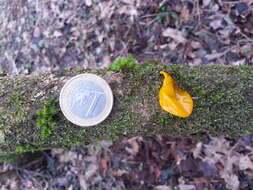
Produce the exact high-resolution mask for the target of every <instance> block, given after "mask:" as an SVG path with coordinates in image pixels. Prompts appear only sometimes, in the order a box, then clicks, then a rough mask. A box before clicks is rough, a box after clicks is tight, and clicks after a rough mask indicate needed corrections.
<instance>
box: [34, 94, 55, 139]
mask: <svg viewBox="0 0 253 190" xmlns="http://www.w3.org/2000/svg"><path fill="white" fill-rule="evenodd" d="M58 113H59V110H58V109H57V108H56V102H55V99H49V100H47V101H46V102H45V103H44V105H43V108H41V109H40V110H38V111H37V112H36V113H35V115H36V116H37V122H36V125H37V127H39V128H40V137H41V138H48V137H50V136H51V135H52V133H53V130H54V128H55V127H56V125H57V124H56V121H55V117H56V116H57V114H58Z"/></svg>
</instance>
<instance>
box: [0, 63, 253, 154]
mask: <svg viewBox="0 0 253 190" xmlns="http://www.w3.org/2000/svg"><path fill="white" fill-rule="evenodd" d="M161 70H164V71H167V72H168V73H170V74H171V75H172V76H173V77H174V78H175V80H176V81H177V83H178V85H179V86H180V87H181V88H183V89H185V90H187V91H188V92H189V93H190V94H191V95H192V97H193V99H194V109H193V113H192V115H191V116H190V117H188V118H179V117H176V116H173V115H171V114H169V113H167V112H165V111H163V110H162V109H161V108H160V106H159V100H158V92H159V88H160V86H161V84H162V77H161V76H160V75H159V71H161ZM86 72H89V73H95V74H98V75H100V76H102V77H103V78H104V79H106V80H107V81H108V83H109V84H110V86H111V88H112V90H113V94H114V107H113V110H112V112H111V114H110V115H109V117H108V118H107V119H106V120H105V121H104V122H102V123H101V124H99V125H97V126H95V127H86V128H82V127H78V126H76V125H74V124H72V123H70V122H69V121H68V120H67V119H66V118H65V117H64V116H63V114H62V112H61V111H60V108H59V103H58V97H59V93H60V90H61V88H62V87H63V85H64V84H65V82H66V81H67V80H68V79H69V78H71V77H73V76H75V75H77V74H80V73H86ZM48 102H50V103H48ZM47 106H48V107H47ZM50 106H51V107H52V109H54V110H55V109H56V110H58V112H54V114H52V115H50V113H49V114H48V115H49V116H48V117H47V118H46V119H45V121H44V122H48V124H47V123H46V124H45V126H44V128H43V127H39V126H38V120H40V119H41V118H40V117H41V116H40V114H36V113H38V111H39V110H40V111H41V110H43V109H50ZM50 117H51V118H50ZM49 118H50V119H49ZM45 128H46V131H48V133H47V135H45V134H44V133H43V130H45ZM0 129H1V138H0V139H1V145H0V150H1V152H2V154H9V153H14V152H18V153H19V152H25V151H35V150H42V149H48V148H54V147H69V146H71V145H73V144H79V143H89V142H92V141H97V140H102V139H117V138H121V137H131V136H137V135H176V136H193V135H194V136H197V137H201V134H203V133H207V134H210V135H213V136H220V135H225V136H227V137H231V138H237V137H239V136H240V135H242V134H245V133H251V132H253V67H250V66H239V67H232V66H214V65H213V66H197V67H189V66H175V65H174V66H155V65H141V67H138V68H136V69H130V68H124V69H123V70H121V71H118V72H112V71H107V70H83V71H80V70H78V71H64V72H62V73H48V74H44V75H39V76H6V77H1V78H0Z"/></svg>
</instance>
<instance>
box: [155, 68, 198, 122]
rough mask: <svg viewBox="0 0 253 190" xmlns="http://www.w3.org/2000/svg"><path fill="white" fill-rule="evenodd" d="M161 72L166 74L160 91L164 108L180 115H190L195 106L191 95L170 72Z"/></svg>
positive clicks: (160, 98) (161, 104)
mask: <svg viewBox="0 0 253 190" xmlns="http://www.w3.org/2000/svg"><path fill="white" fill-rule="evenodd" d="M160 74H162V75H163V76H164V81H163V85H162V87H161V89H160V92H159V101H160V106H161V107H162V109H164V110H165V111H167V112H169V113H171V114H173V115H176V116H179V117H188V116H190V115H191V113H192V108H193V101H192V97H191V95H190V94H189V93H188V92H186V91H184V90H182V89H180V88H179V87H178V86H177V84H176V82H175V81H174V79H173V78H172V77H171V76H170V75H169V74H168V73H166V72H164V71H161V72H160Z"/></svg>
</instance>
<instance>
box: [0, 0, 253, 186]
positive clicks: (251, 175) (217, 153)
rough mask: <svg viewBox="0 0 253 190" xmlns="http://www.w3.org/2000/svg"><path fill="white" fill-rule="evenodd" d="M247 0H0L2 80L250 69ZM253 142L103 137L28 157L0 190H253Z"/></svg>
mask: <svg viewBox="0 0 253 190" xmlns="http://www.w3.org/2000/svg"><path fill="white" fill-rule="evenodd" d="M252 44H253V2H252V0H145V1H142V0H104V1H103V0H43V1H39V0H8V1H6V0H0V75H1V74H8V75H18V74H26V75H28V74H40V73H45V72H54V71H61V70H64V69H66V68H74V69H82V68H106V67H108V66H109V65H110V64H111V63H112V62H113V61H114V60H115V59H116V58H117V57H126V56H128V54H132V55H133V56H134V57H135V58H136V59H137V60H138V61H140V62H144V63H145V62H149V63H154V64H165V65H169V64H186V65H190V66H195V65H199V64H223V65H234V66H237V65H243V64H246V65H252V64H253V45H252ZM252 160H253V136H252V135H248V136H245V137H242V138H241V139H239V140H238V141H233V140H229V139H225V138H223V137H216V138H214V137H209V136H207V137H206V138H205V140H204V142H197V141H195V140H194V139H183V138H180V137H178V138H176V137H135V138H131V139H124V140H121V141H116V142H110V141H102V142H97V143H95V144H90V145H88V146H79V147H74V148H72V149H71V150H63V149H54V150H48V151H44V152H39V153H27V154H26V155H25V156H24V157H23V158H22V159H19V160H18V161H16V162H13V163H5V164H2V165H1V166H0V183H1V186H0V189H1V190H5V189H13V190H16V189H24V190H27V189H36V190H37V189H55V190H56V189H57V190H59V189H69V190H72V189H82V190H86V189H87V190H89V189H91V190H93V189H94V190H95V189H96V190H97V189H104V190H123V189H129V190H132V189H133V190H141V189H143V190H144V189H145V190H146V189H155V190H204V189H206V190H225V189H232V190H237V189H242V190H250V189H253V162H252Z"/></svg>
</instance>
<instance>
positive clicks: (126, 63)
mask: <svg viewBox="0 0 253 190" xmlns="http://www.w3.org/2000/svg"><path fill="white" fill-rule="evenodd" d="M138 67H139V66H138V65H137V64H136V61H135V59H134V58H133V56H132V55H128V57H127V58H118V59H117V60H116V61H115V62H114V63H113V64H112V65H110V66H109V68H108V70H110V71H120V70H124V69H137V68H138Z"/></svg>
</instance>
